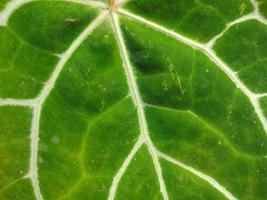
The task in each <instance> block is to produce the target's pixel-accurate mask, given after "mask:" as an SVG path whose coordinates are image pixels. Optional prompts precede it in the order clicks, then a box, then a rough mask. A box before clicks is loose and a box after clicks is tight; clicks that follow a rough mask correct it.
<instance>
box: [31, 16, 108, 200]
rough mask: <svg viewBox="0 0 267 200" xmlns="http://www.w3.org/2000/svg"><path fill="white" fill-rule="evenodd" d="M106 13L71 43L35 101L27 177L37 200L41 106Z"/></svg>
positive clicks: (39, 196) (38, 195) (38, 191)
mask: <svg viewBox="0 0 267 200" xmlns="http://www.w3.org/2000/svg"><path fill="white" fill-rule="evenodd" d="M106 14H107V12H102V13H101V14H100V15H99V16H98V17H97V18H96V19H95V20H94V21H93V22H91V23H90V24H89V25H88V26H87V27H86V28H85V30H84V31H83V32H82V33H81V34H80V35H79V36H78V37H77V38H76V39H75V40H74V41H73V42H72V44H71V45H70V47H69V48H68V49H67V51H66V52H65V53H64V54H63V56H62V57H61V59H60V60H59V62H58V64H57V66H56V68H55V70H54V71H53V73H52V75H51V77H50V79H49V80H48V81H47V83H46V85H45V87H44V88H43V90H42V91H41V93H40V95H39V97H38V98H37V99H36V102H37V103H36V106H35V107H34V109H33V119H32V128H31V158H30V170H29V173H28V175H27V176H28V177H29V178H31V180H32V183H33V188H34V193H35V196H36V198H37V200H42V199H43V197H42V195H41V192H40V187H39V183H38V165H37V159H38V141H39V122H40V115H41V109H42V105H43V103H44V102H45V100H46V98H47V96H48V95H49V93H50V92H51V90H52V89H53V88H54V85H55V82H56V80H57V77H58V76H59V74H60V72H61V70H62V69H63V67H64V65H65V64H66V62H67V61H68V60H69V58H70V57H71V56H72V54H73V53H74V51H75V50H76V49H77V48H78V47H79V46H80V45H81V43H82V42H83V41H84V40H85V39H86V38H87V37H88V35H90V34H91V33H92V32H93V31H94V30H95V29H96V28H97V27H98V26H100V24H101V23H102V22H103V21H104V19H105V17H106Z"/></svg>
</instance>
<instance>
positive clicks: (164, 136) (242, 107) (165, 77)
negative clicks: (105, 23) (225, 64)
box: [121, 18, 267, 199]
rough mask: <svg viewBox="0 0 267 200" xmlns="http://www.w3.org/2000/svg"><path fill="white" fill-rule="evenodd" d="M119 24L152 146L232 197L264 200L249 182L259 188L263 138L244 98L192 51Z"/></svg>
mask: <svg viewBox="0 0 267 200" xmlns="http://www.w3.org/2000/svg"><path fill="white" fill-rule="evenodd" d="M121 21H122V29H123V33H124V38H125V42H126V45H127V48H128V50H129V55H130V59H131V62H132V65H133V67H134V69H135V74H136V77H137V83H138V87H139V89H140V91H141V95H142V97H143V101H144V102H145V104H146V105H147V108H146V117H147V122H148V127H149V130H150V131H151V137H152V140H153V142H154V143H155V145H156V147H157V148H158V149H159V150H161V151H163V152H166V153H167V154H169V155H171V156H173V157H174V158H177V159H178V160H181V161H182V162H184V163H186V164H188V165H189V166H193V167H194V168H196V169H198V170H199V171H201V172H203V173H206V174H207V175H210V176H211V177H213V178H215V179H216V180H218V181H219V183H221V184H222V185H223V186H225V187H226V188H228V189H229V191H231V192H233V194H234V195H235V196H237V198H240V199H265V198H266V195H265V193H264V192H262V191H259V190H258V188H257V185H259V184H261V185H263V186H264V187H266V186H267V182H266V179H265V178H260V179H259V174H258V171H259V170H260V167H259V166H258V165H260V164H259V163H263V164H262V166H265V167H266V166H267V165H266V162H265V161H264V159H266V158H264V157H265V156H266V154H267V145H266V144H267V138H266V134H265V132H264V130H263V127H262V124H261V123H260V121H259V119H258V117H257V115H256V113H255V112H254V108H253V107H252V106H251V104H250V102H249V100H248V98H247V97H246V96H245V95H244V94H243V93H242V92H241V91H240V90H239V89H238V88H236V87H235V85H234V84H233V82H232V81H231V80H230V79H229V77H228V76H227V75H226V74H225V73H224V72H223V71H221V70H220V68H219V67H218V66H216V64H215V63H213V62H212V61H211V60H210V59H209V58H208V57H207V56H206V55H204V54H203V53H201V52H200V51H198V50H193V49H192V48H190V47H187V46H185V45H184V44H181V43H180V42H178V41H176V40H175V39H172V38H168V36H167V35H164V34H162V33H158V32H156V31H155V30H152V29H149V28H147V27H145V26H143V25H140V24H137V23H136V22H133V21H128V20H126V19H124V18H123V19H122V20H121ZM163 41H164V42H163ZM173 52H175V55H176V57H175V55H174V53H173ZM177 57H178V58H177ZM154 79H156V81H154V82H152V81H153V80H154ZM150 80H152V81H150ZM150 88H153V89H150ZM173 88H176V91H175V90H174V89H173ZM169 89H170V90H171V91H170V92H169ZM181 90H183V92H181ZM183 101H184V102H186V104H181V102H183ZM235 169H238V170H235ZM233 171H234V173H232V172H233ZM261 173H263V174H264V170H263V171H262V172H261ZM226 174H229V176H228V175H227V176H226ZM241 183H242V184H241ZM248 187H249V190H247V188H248ZM252 197H253V198H252Z"/></svg>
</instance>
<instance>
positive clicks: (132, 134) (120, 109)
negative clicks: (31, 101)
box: [38, 23, 139, 199]
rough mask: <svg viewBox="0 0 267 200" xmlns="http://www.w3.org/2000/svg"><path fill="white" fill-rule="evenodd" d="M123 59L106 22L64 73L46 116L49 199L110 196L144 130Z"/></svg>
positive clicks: (42, 168)
mask: <svg viewBox="0 0 267 200" xmlns="http://www.w3.org/2000/svg"><path fill="white" fill-rule="evenodd" d="M121 62H122V61H121V59H120V54H119V50H118V47H117V43H116V40H115V38H114V35H113V32H112V29H111V27H110V26H109V24H108V23H105V24H103V25H102V26H101V29H100V28H98V29H96V30H95V31H94V32H93V33H92V35H90V36H89V37H88V39H86V40H85V41H84V42H83V43H82V44H81V46H80V47H79V48H78V49H77V50H76V52H75V53H74V54H73V56H72V57H71V59H70V60H69V61H68V63H67V64H66V66H65V67H64V69H63V71H62V73H61V74H60V76H59V78H58V80H57V82H56V85H55V88H54V89H53V90H52V92H51V94H50V96H49V97H48V99H47V101H46V102H45V105H44V107H43V110H42V118H41V128H40V148H39V152H40V153H39V155H40V158H39V164H38V166H39V173H40V176H39V179H40V185H41V188H42V192H43V194H44V197H45V199H106V198H107V195H108V192H109V188H110V186H111V183H112V180H113V177H114V176H115V174H116V172H117V170H118V169H119V168H120V166H121V165H122V163H123V161H124V159H125V158H126V157H127V155H128V154H129V152H130V150H131V148H132V147H133V145H134V143H135V142H136V139H137V137H138V135H139V126H138V119H137V114H136V110H135V106H134V105H133V102H132V100H131V98H130V97H128V86H127V81H126V77H125V75H124V70H123V67H122V63H121ZM55 174H57V175H56V176H55Z"/></svg>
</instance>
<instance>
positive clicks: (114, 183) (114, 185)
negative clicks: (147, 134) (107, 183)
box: [108, 137, 144, 200]
mask: <svg viewBox="0 0 267 200" xmlns="http://www.w3.org/2000/svg"><path fill="white" fill-rule="evenodd" d="M143 143H144V138H143V137H139V139H138V141H137V142H136V143H135V145H134V147H133V148H132V150H131V152H130V153H129V155H128V156H127V158H126V159H125V160H124V162H123V164H122V166H121V168H120V169H119V170H118V172H117V173H116V175H115V176H114V178H113V181H112V185H111V187H110V190H109V196H108V200H113V199H115V196H116V191H117V188H118V184H119V182H120V180H121V177H122V176H123V174H124V173H125V171H126V170H127V168H128V166H129V164H130V162H131V161H132V159H133V157H134V156H135V154H136V152H137V151H138V150H139V149H140V147H141V146H142V145H143Z"/></svg>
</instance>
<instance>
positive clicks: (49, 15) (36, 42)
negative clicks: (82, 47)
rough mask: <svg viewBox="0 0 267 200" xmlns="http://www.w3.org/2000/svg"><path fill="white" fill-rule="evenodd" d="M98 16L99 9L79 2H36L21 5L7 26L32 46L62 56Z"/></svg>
mask: <svg viewBox="0 0 267 200" xmlns="http://www.w3.org/2000/svg"><path fill="white" fill-rule="evenodd" d="M96 14H97V12H96V10H94V9H92V8H90V7H89V6H85V5H82V4H78V3H77V4H76V3H70V2H59V1H58V2H57V1H54V2H53V1H44V2H39V1H36V2H31V3H28V4H25V5H23V6H21V7H20V8H19V9H18V10H17V11H16V12H15V13H14V14H13V15H12V16H11V18H10V19H9V22H8V26H9V27H10V28H11V29H12V30H13V31H14V33H15V34H16V35H17V36H18V37H19V38H21V40H22V41H24V42H26V43H29V44H31V45H32V46H35V47H36V48H40V49H43V50H47V51H50V52H53V53H62V52H64V50H66V49H67V48H68V47H69V45H70V44H71V43H72V42H73V41H74V39H75V38H76V37H77V36H78V35H79V34H80V32H81V31H82V30H83V29H84V28H85V27H86V26H87V25H88V24H89V23H90V22H91V21H92V20H93V19H94V17H95V16H96ZM25 30H27V31H25Z"/></svg>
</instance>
